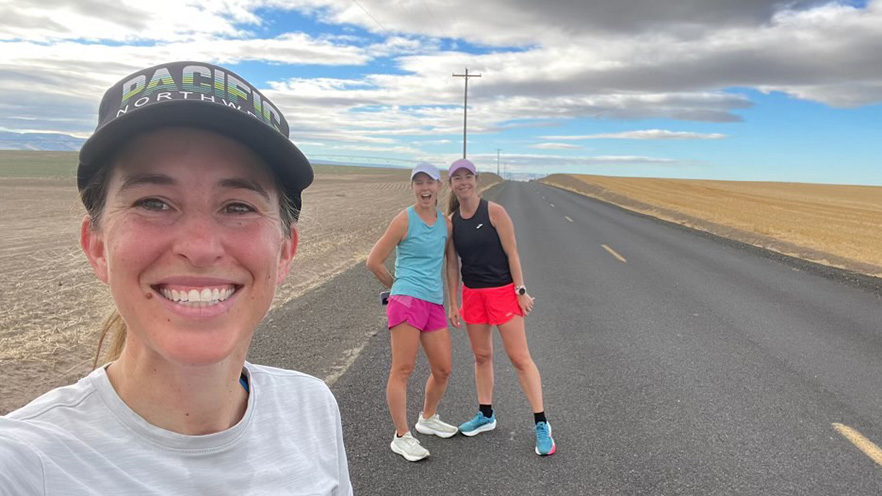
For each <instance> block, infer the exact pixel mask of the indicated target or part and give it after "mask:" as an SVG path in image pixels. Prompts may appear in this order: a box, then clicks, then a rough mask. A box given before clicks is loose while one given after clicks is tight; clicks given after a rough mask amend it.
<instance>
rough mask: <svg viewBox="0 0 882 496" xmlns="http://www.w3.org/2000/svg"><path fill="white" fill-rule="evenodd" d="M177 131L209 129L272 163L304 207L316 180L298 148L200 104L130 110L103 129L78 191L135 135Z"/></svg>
mask: <svg viewBox="0 0 882 496" xmlns="http://www.w3.org/2000/svg"><path fill="white" fill-rule="evenodd" d="M171 126H181V127H196V128H200V129H208V130H210V131H215V132H217V133H220V134H223V135H225V136H227V137H229V138H231V139H234V140H236V141H239V142H241V143H243V144H245V145H247V146H248V147H249V148H251V149H252V150H254V152H255V153H257V154H258V155H259V156H260V157H261V158H263V160H264V161H266V163H267V165H269V166H270V168H271V169H272V170H273V172H274V173H275V174H276V176H277V177H278V178H279V180H280V181H281V183H282V186H283V187H284V188H285V193H286V195H287V196H288V197H289V198H291V200H292V201H294V203H295V205H296V206H297V208H298V209H299V208H300V206H301V192H302V191H303V190H304V189H305V188H306V187H307V186H309V185H310V184H311V183H312V181H313V177H314V176H313V171H312V166H311V165H310V164H309V160H308V159H307V158H306V156H304V155H303V153H302V152H301V151H300V150H299V149H298V148H297V147H296V146H295V145H294V143H292V142H291V140H289V139H288V138H287V137H286V136H283V135H282V134H281V133H279V132H277V131H275V130H274V129H272V128H270V127H269V125H267V124H265V123H264V122H262V121H261V120H258V119H257V118H256V117H253V116H251V115H249V114H248V113H246V112H242V111H240V110H236V109H234V108H230V107H227V106H226V105H206V104H205V103H203V102H200V101H189V100H171V101H167V102H162V103H156V104H153V105H149V106H145V107H144V108H141V109H137V110H133V111H129V113H127V114H123V115H121V116H119V117H117V118H115V119H113V120H112V121H110V122H108V123H107V124H106V125H105V126H103V127H101V128H99V129H97V130H96V131H95V133H94V134H92V136H91V137H89V139H88V140H86V142H85V143H84V144H83V147H82V148H81V149H80V163H79V168H78V170H77V186H78V187H79V189H80V190H82V189H83V188H84V187H85V186H86V184H88V182H89V179H91V177H92V176H93V175H94V174H95V173H96V172H97V171H98V170H99V168H100V167H102V166H103V165H104V162H103V159H105V158H107V157H108V156H109V155H110V154H111V153H113V152H114V151H116V150H117V149H118V148H119V147H120V146H121V145H123V144H124V143H125V142H126V141H128V140H129V139H131V137H132V136H134V135H135V134H138V133H142V132H145V131H149V130H151V129H156V128H160V127H171Z"/></svg>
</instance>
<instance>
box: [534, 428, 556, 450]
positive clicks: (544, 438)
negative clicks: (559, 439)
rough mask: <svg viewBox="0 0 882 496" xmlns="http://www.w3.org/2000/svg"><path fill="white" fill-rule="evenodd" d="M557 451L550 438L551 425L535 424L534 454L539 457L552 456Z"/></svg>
mask: <svg viewBox="0 0 882 496" xmlns="http://www.w3.org/2000/svg"><path fill="white" fill-rule="evenodd" d="M555 451H557V445H555V444H554V439H553V438H552V437H551V424H549V423H548V422H539V423H538V424H536V454H537V455H539V456H548V455H553V454H554V452H555Z"/></svg>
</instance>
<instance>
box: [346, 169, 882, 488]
mask: <svg viewBox="0 0 882 496" xmlns="http://www.w3.org/2000/svg"><path fill="white" fill-rule="evenodd" d="M493 197H494V199H495V201H497V202H499V203H501V204H502V205H503V206H504V207H505V208H506V209H507V210H508V212H509V214H510V215H511V217H512V219H513V220H514V224H515V227H516V230H517V238H518V247H519V250H520V254H521V260H522V262H523V266H524V272H525V279H526V284H527V287H528V288H529V291H530V293H531V294H532V295H533V296H534V297H535V298H536V307H535V309H534V311H533V313H532V314H531V315H530V316H529V317H528V319H527V332H528V338H529V343H530V349H531V351H532V354H533V357H534V359H535V361H536V363H537V365H538V366H539V370H540V372H541V373H542V380H543V385H544V392H545V405H546V411H547V414H548V418H549V421H550V423H551V425H552V427H553V432H554V436H555V439H556V441H557V444H558V451H557V454H555V455H554V456H551V457H548V458H540V457H538V456H536V455H535V454H534V452H533V443H534V439H533V432H532V425H533V422H532V415H531V411H530V407H529V405H528V403H527V401H526V399H525V397H524V395H523V393H522V392H521V390H520V387H519V385H518V380H517V377H516V374H515V372H514V369H513V368H512V366H511V364H510V363H509V361H508V359H507V357H506V355H505V352H504V349H503V348H502V344H501V341H500V340H499V337H498V335H497V336H496V337H495V345H496V348H495V363H496V389H495V397H494V407H495V409H496V411H497V416H498V427H497V429H496V430H495V431H493V432H489V433H484V434H480V435H478V436H476V437H473V438H467V437H465V436H462V435H457V436H455V437H453V438H450V439H439V438H434V437H430V436H423V435H420V434H416V435H417V436H418V437H419V439H420V440H421V441H422V443H423V445H424V446H425V447H427V448H428V449H429V450H430V451H431V453H432V455H431V457H430V458H429V459H427V460H425V461H422V462H419V463H409V462H406V461H404V460H403V459H402V458H400V457H399V456H398V455H396V454H394V453H392V452H391V451H390V450H389V442H390V441H391V438H392V435H393V431H394V428H393V427H392V422H391V420H390V417H389V414H388V412H387V409H386V402H385V383H386V377H387V371H388V366H389V363H390V353H389V343H388V336H387V333H386V331H385V329H383V328H382V326H380V327H381V328H380V329H379V330H378V332H377V333H376V335H374V336H373V337H372V338H370V340H369V341H368V343H367V344H366V345H365V346H364V348H363V349H362V350H361V353H360V355H359V356H358V358H357V359H355V361H354V362H353V363H352V365H351V367H350V368H349V369H348V370H347V371H346V372H345V373H344V374H343V375H342V376H341V377H340V378H339V379H338V380H337V381H336V383H334V385H333V387H332V389H333V390H334V392H335V394H336V396H337V398H338V401H339V403H340V407H341V411H342V415H343V424H344V437H345V441H346V443H347V446H346V447H347V452H348V453H349V463H350V470H351V476H352V480H353V485H354V488H355V491H356V494H370V495H381V494H382V495H388V494H407V495H418V494H427V495H446V494H456V495H460V494H461V495H478V494H506V495H521V494H580V495H581V494H585V495H590V494H623V495H624V494H641V495H642V494H647V495H657V494H659V495H660V494H665V495H667V494H694V495H712V494H744V495H765V494H768V495H791V494H792V495H815V494H818V495H837V496H840V495H852V494H853V495H873V494H882V465H880V464H882V452H880V451H879V450H878V448H876V445H882V301H880V298H879V297H878V296H877V295H876V294H874V293H873V292H871V291H868V290H865V289H860V288H859V287H856V286H855V285H850V284H847V283H845V282H840V281H837V280H835V279H831V278H826V277H822V276H820V275H818V274H817V273H814V272H812V271H811V270H806V269H802V268H800V267H799V266H798V264H793V263H788V262H786V261H782V260H780V258H781V257H778V258H776V257H772V256H768V255H763V254H762V253H760V250H756V249H745V248H744V247H741V246H739V245H738V244H737V243H732V242H726V241H721V240H720V239H717V238H714V237H712V236H708V235H704V234H700V233H696V232H693V231H690V230H688V229H685V228H680V227H677V226H673V225H671V224H667V223H664V222H661V221H657V220H653V219H650V218H647V217H644V216H640V215H636V214H631V213H628V212H625V211H624V210H622V209H619V208H617V207H614V206H610V205H607V204H604V203H601V202H598V201H595V200H592V199H589V198H585V197H582V196H579V195H576V194H573V193H570V192H566V191H562V190H558V189H555V188H551V187H548V186H545V185H542V184H538V183H535V182H531V183H513V182H507V183H505V184H504V185H503V186H501V187H499V188H497V190H496V191H495V192H494V194H493ZM360 270H363V268H360ZM376 312H377V313H379V312H381V310H380V309H379V307H377V309H376ZM451 336H452V341H453V374H452V377H451V382H450V388H449V389H448V393H447V395H446V396H445V398H444V400H443V401H442V405H441V409H440V413H441V416H442V419H444V420H447V421H448V422H451V423H456V424H458V423H460V422H463V421H465V420H467V419H469V418H471V417H472V416H473V415H474V414H475V412H476V410H477V405H476V398H475V391H474V377H473V368H472V367H473V366H472V357H471V352H470V349H469V344H468V339H467V336H466V333H465V331H464V330H462V329H460V330H456V329H453V330H452V335H451ZM427 374H428V367H427V364H426V360H425V357H424V356H422V354H421V356H420V359H419V365H418V367H417V370H416V372H415V373H414V377H413V378H412V379H411V385H410V389H409V397H408V402H409V407H408V408H409V416H410V417H411V419H412V421H415V420H416V415H417V414H418V412H419V411H420V407H421V405H422V392H423V387H424V383H425V378H426V377H427ZM873 443H876V444H873ZM874 457H875V459H874Z"/></svg>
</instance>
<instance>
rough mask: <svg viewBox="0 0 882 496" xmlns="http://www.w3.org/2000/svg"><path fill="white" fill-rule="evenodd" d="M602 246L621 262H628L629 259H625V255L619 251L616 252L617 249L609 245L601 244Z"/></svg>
mask: <svg viewBox="0 0 882 496" xmlns="http://www.w3.org/2000/svg"><path fill="white" fill-rule="evenodd" d="M600 246H602V247H603V249H604V250H606V251H608V252H609V253H610V255H612V256H614V257H616V258H618V259H619V261H620V262H622V263H628V261H627V260H625V257H623V256H621V255H619V254H618V253H616V251H615V250H613V249H612V248H610V247H609V246H606V245H600Z"/></svg>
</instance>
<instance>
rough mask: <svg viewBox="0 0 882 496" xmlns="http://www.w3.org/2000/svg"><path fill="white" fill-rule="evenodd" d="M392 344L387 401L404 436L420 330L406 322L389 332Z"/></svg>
mask: <svg viewBox="0 0 882 496" xmlns="http://www.w3.org/2000/svg"><path fill="white" fill-rule="evenodd" d="M389 335H390V337H391V342H392V367H391V368H390V369H389V381H388V382H387V383H386V401H387V402H388V403H389V413H391V414H392V422H394V423H395V431H396V432H397V433H398V435H399V436H403V435H404V434H406V433H407V431H408V430H410V429H409V428H408V427H407V380H408V379H409V378H410V374H411V372H413V367H414V363H415V362H416V354H417V351H418V350H419V346H420V331H419V329H417V328H415V327H413V326H410V325H408V324H407V323H406V322H404V323H401V324H398V325H397V326H395V327H393V328H392V329H390V330H389Z"/></svg>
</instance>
